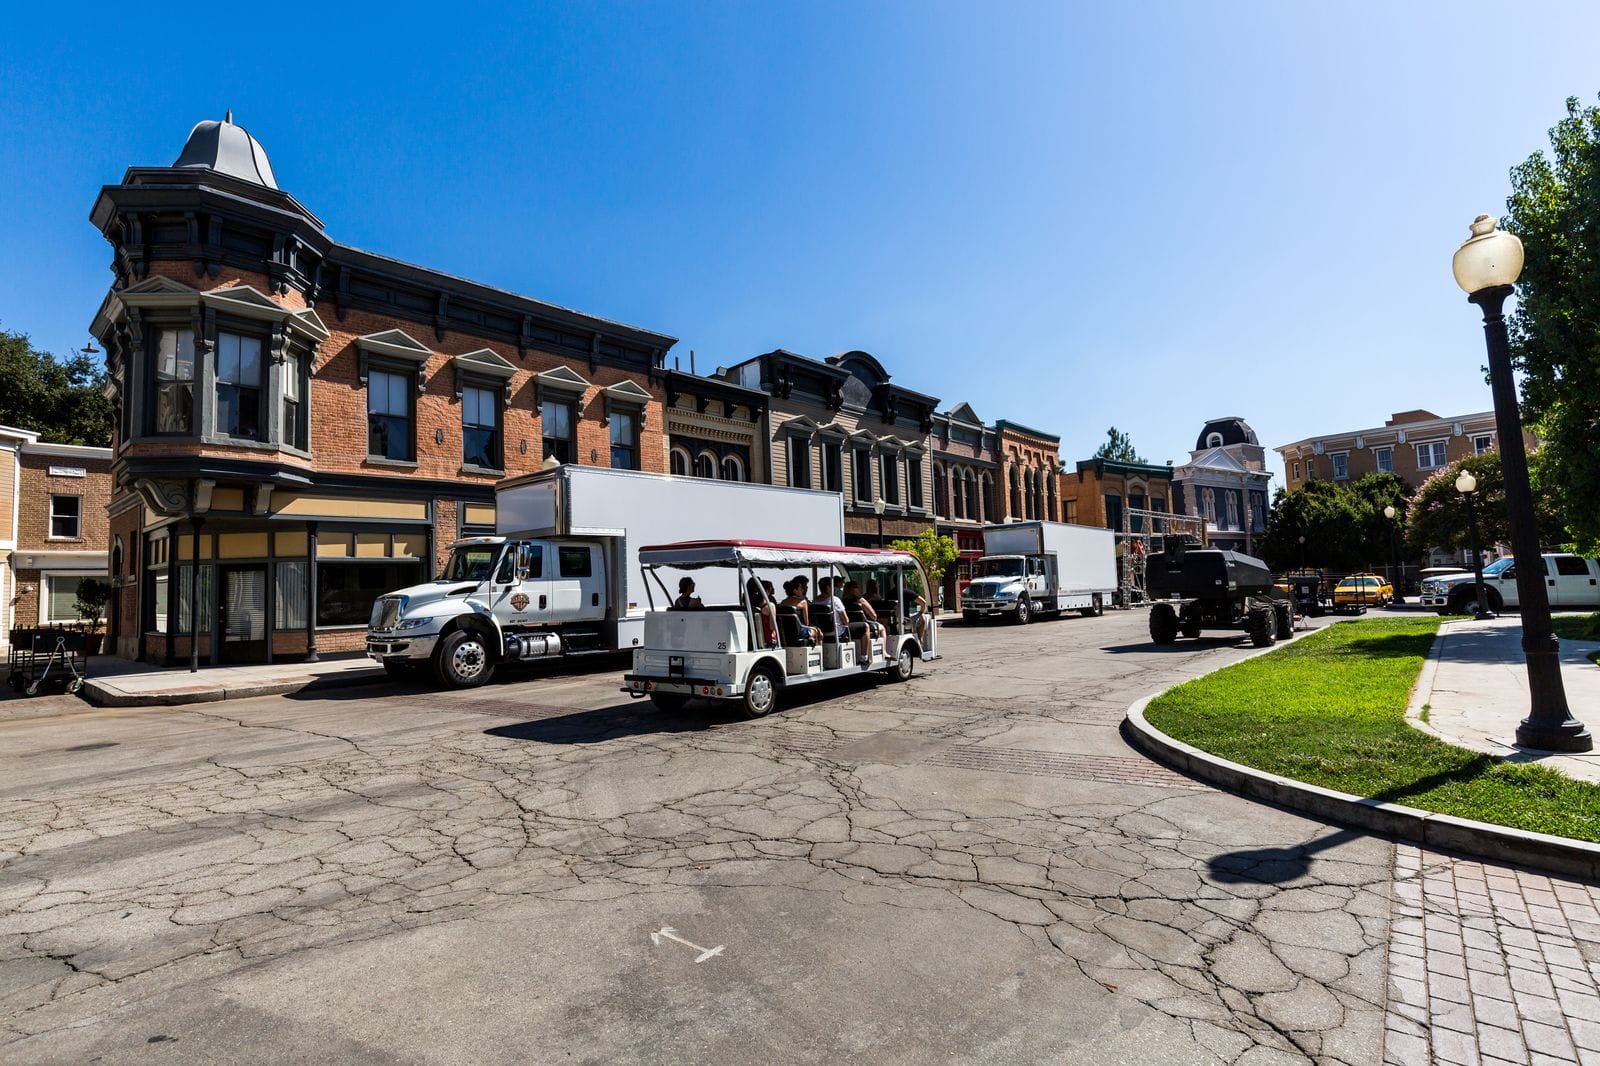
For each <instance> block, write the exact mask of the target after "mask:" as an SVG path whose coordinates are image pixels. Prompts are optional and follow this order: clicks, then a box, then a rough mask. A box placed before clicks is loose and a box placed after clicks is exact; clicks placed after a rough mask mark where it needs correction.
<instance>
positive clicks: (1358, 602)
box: [1333, 574, 1394, 611]
mask: <svg viewBox="0 0 1600 1066" xmlns="http://www.w3.org/2000/svg"><path fill="white" fill-rule="evenodd" d="M1392 599H1394V587H1393V586H1392V585H1390V584H1389V583H1388V582H1387V581H1385V580H1384V579H1383V578H1381V577H1379V576H1378V575H1377V574H1351V575H1350V576H1349V577H1346V578H1343V579H1342V580H1340V582H1339V583H1338V584H1337V585H1335V586H1334V587H1333V609H1334V610H1336V611H1348V610H1364V609H1366V608H1368V607H1383V606H1385V605H1387V604H1388V602H1389V601H1390V600H1392Z"/></svg>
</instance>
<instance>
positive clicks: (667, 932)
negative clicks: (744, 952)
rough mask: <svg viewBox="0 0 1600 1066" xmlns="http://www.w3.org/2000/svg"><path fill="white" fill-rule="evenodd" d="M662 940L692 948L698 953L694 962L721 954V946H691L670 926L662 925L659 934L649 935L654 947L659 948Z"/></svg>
mask: <svg viewBox="0 0 1600 1066" xmlns="http://www.w3.org/2000/svg"><path fill="white" fill-rule="evenodd" d="M662 940H676V941H677V942H678V943H680V944H682V945H683V946H685V947H690V948H694V949H695V950H696V951H698V952H699V953H700V954H699V955H698V956H696V958H695V960H694V961H695V962H705V961H706V960H707V959H709V958H711V957H712V956H713V955H721V954H722V945H721V944H718V945H717V946H716V947H714V948H703V947H701V946H700V945H699V944H691V943H689V942H688V941H687V940H685V939H683V937H681V936H679V935H678V931H677V930H676V929H674V928H672V926H670V925H663V926H662V927H661V931H660V932H659V933H651V934H650V943H652V944H656V945H658V946H659V945H660V943H661V941H662Z"/></svg>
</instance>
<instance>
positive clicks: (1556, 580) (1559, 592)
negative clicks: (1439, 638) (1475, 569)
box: [1420, 552, 1600, 614]
mask: <svg viewBox="0 0 1600 1066" xmlns="http://www.w3.org/2000/svg"><path fill="white" fill-rule="evenodd" d="M1541 561H1542V562H1543V563H1544V584H1545V592H1546V594H1547V595H1548V596H1549V597H1550V606H1551V607H1553V608H1555V609H1557V610H1579V609H1582V608H1591V609H1592V608H1600V562H1597V561H1596V560H1594V559H1585V558H1583V557H1582V556H1579V555H1573V554H1571V553H1569V552H1550V553H1547V554H1546V555H1543V556H1541ZM1483 598H1484V600H1485V603H1486V605H1487V606H1488V608H1489V610H1491V611H1499V610H1500V609H1501V608H1502V607H1519V606H1521V599H1520V597H1519V595H1518V593H1517V564H1516V560H1515V559H1513V558H1511V557H1510V556H1507V557H1505V558H1504V559H1497V560H1495V561H1494V562H1492V563H1490V564H1489V565H1488V566H1486V567H1484V568H1483ZM1420 602H1421V604H1422V605H1423V606H1424V607H1432V608H1433V609H1434V610H1436V611H1438V612H1439V613H1440V614H1467V613H1470V612H1471V611H1472V609H1473V606H1474V605H1475V604H1476V603H1477V589H1476V583H1475V579H1474V578H1473V575H1472V573H1471V572H1470V571H1468V572H1466V573H1460V574H1442V575H1440V576H1437V577H1431V578H1428V579H1427V580H1425V581H1423V583H1422V596H1421V597H1420Z"/></svg>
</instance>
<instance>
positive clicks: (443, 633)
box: [367, 466, 844, 688]
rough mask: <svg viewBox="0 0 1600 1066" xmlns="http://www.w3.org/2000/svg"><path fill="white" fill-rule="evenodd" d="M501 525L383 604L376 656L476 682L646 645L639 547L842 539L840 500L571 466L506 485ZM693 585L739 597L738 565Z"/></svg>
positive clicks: (370, 636) (452, 684)
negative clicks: (528, 664) (501, 669)
mask: <svg viewBox="0 0 1600 1066" xmlns="http://www.w3.org/2000/svg"><path fill="white" fill-rule="evenodd" d="M495 528H496V530H497V533H496V535H495V536H492V537H470V538H468V539H465V540H460V541H457V542H455V543H454V544H452V545H450V554H449V558H448V559H447V561H446V562H445V566H444V570H443V572H442V573H441V574H440V576H439V579H438V580H436V581H430V582H426V583H425V584H421V585H413V586H412V587H410V588H404V589H397V590H395V591H394V592H390V593H387V594H385V595H383V596H380V597H379V598H378V601H377V602H376V603H375V604H373V607H372V618H371V621H370V622H369V623H368V627H367V655H368V656H369V657H371V658H372V659H375V660H377V661H378V662H380V663H382V664H383V668H384V670H385V671H386V672H388V674H389V675H390V676H391V677H409V676H421V675H423V674H424V673H427V672H431V673H432V675H433V677H434V679H435V680H437V681H438V682H439V683H440V684H441V685H444V686H446V687H448V688H471V687H474V686H476V685H481V684H484V683H485V682H486V681H488V680H489V678H490V677H491V676H492V675H493V673H494V670H495V667H496V666H497V665H498V664H499V663H501V662H504V661H507V660H523V659H537V658H544V657H546V656H553V655H575V654H584V653H595V652H617V651H623V650H626V649H630V648H635V647H638V646H639V644H640V643H641V642H642V641H643V639H644V631H645V613H646V612H645V607H646V603H647V598H646V596H645V592H644V583H643V582H644V575H643V572H642V571H641V570H640V569H639V546H640V545H642V544H663V543H671V542H674V541H683V540H694V539H697V538H705V537H713V536H729V535H732V536H740V537H768V538H774V539H784V540H789V539H799V540H807V541H814V542H817V543H822V544H830V543H831V544H837V543H842V542H843V540H844V509H843V505H842V502H841V498H840V496H839V494H838V493H836V492H812V491H809V490H805V489H790V488H782V487H778V486H773V485H755V484H750V483H747V482H733V481H714V480H710V479H702V478H685V477H669V476H665V475H662V474H646V473H640V472H638V471H633V470H610V469H607V468H604V467H589V466H561V467H557V468H555V469H552V470H542V471H539V472H538V473H534V474H526V475H523V476H521V477H514V478H508V479H506V480H505V481H502V482H500V483H499V484H498V485H496V486H495ZM666 576H667V577H669V578H671V575H666ZM679 576H681V575H679ZM695 579H696V580H698V581H700V582H701V584H702V585H707V584H708V583H710V586H708V587H703V588H701V589H698V590H697V592H698V594H699V595H701V596H702V597H707V598H710V599H714V600H716V601H719V602H721V601H736V600H737V599H738V594H739V590H738V588H737V587H736V586H735V585H734V584H733V582H734V576H733V574H732V572H731V571H729V572H722V571H716V570H712V571H707V572H706V573H705V574H704V575H702V574H698V573H697V574H696V575H695ZM719 581H723V582H726V584H727V585H728V587H727V588H719V587H714V586H715V583H717V582H719Z"/></svg>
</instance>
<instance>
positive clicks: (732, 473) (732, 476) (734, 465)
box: [722, 455, 744, 481]
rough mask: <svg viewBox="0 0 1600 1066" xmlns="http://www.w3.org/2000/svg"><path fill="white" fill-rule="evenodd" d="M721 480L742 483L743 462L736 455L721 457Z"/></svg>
mask: <svg viewBox="0 0 1600 1066" xmlns="http://www.w3.org/2000/svg"><path fill="white" fill-rule="evenodd" d="M722 480H724V481H743V480H744V460H742V459H740V458H739V457H738V456H737V455H724V456H723V457H722Z"/></svg>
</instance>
